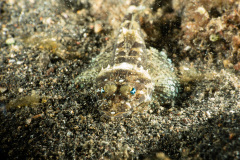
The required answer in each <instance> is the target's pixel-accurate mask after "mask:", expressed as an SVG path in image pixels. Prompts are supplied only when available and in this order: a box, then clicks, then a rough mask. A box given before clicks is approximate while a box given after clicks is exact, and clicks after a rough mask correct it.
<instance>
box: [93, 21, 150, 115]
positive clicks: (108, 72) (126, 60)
mask: <svg viewBox="0 0 240 160" xmlns="http://www.w3.org/2000/svg"><path fill="white" fill-rule="evenodd" d="M115 46H116V47H115V50H114V54H113V63H112V65H111V66H109V67H107V68H105V69H103V70H102V71H101V72H100V73H99V74H98V76H97V79H96V81H97V86H98V87H99V88H101V92H100V93H99V94H98V96H99V101H98V103H99V108H100V111H102V112H103V113H104V114H105V115H107V116H114V117H118V116H122V115H128V114H130V113H131V112H132V111H134V110H139V109H141V110H142V108H144V107H143V105H145V106H146V105H147V104H148V103H149V102H150V101H151V94H152V92H153V89H154V87H153V83H152V79H151V76H150V75H149V73H148V71H147V66H146V63H145V62H146V60H147V54H146V47H145V43H144V40H143V38H142V36H141V32H140V26H139V24H138V23H137V22H136V21H130V20H126V21H125V22H124V23H123V24H122V25H121V28H120V33H119V36H118V38H117V42H116V44H115Z"/></svg>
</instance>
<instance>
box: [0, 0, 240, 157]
mask: <svg viewBox="0 0 240 160" xmlns="http://www.w3.org/2000/svg"><path fill="white" fill-rule="evenodd" d="M90 2H91V3H93V2H94V0H92V1H90ZM91 3H87V2H84V1H83V2H81V3H80V1H73V2H72V3H71V2H69V1H57V0H56V1H53V0H52V1H43V0H38V1H35V0H29V1H27V0H6V1H1V2H0V29H1V33H0V34H1V35H0V45H1V48H0V111H1V113H0V124H1V130H0V137H1V141H0V142H1V143H0V154H1V157H2V158H4V159H32V158H34V159H38V158H39V159H154V158H155V159H169V158H170V159H240V127H239V126H240V92H239V87H240V82H239V71H238V70H234V69H233V68H231V67H230V68H225V66H224V65H219V63H218V64H217V65H215V62H216V60H213V61H211V64H209V63H204V61H202V59H197V58H196V59H194V58H193V57H195V55H193V56H191V54H192V52H186V50H184V48H181V46H180V45H176V43H175V41H176V39H178V38H179V37H181V34H177V35H175V36H174V33H175V32H174V31H173V30H174V26H171V27H172V28H171V31H172V32H171V33H172V34H173V35H171V37H170V39H171V38H172V41H170V42H171V43H173V44H175V45H173V44H172V45H170V46H171V47H172V48H171V49H169V48H166V49H167V50H171V51H178V52H179V54H177V53H176V54H175V56H174V54H169V56H170V57H171V58H172V59H173V62H174V63H175V65H176V69H177V70H178V72H179V73H178V74H179V77H180V79H181V80H180V81H181V89H180V91H179V98H178V99H177V100H176V103H175V105H174V106H173V107H163V106H159V105H158V104H157V103H153V104H152V105H151V109H150V110H149V111H148V112H147V113H144V114H140V113H139V114H137V113H136V114H132V115H130V116H128V117H125V118H122V119H117V120H109V119H104V118H102V117H101V115H100V113H99V111H98V109H97V104H96V101H97V98H96V96H95V94H94V88H91V86H87V85H85V84H75V83H74V78H76V77H77V75H79V74H80V73H81V72H83V71H84V69H86V68H87V67H88V66H89V65H90V62H91V59H92V58H94V57H96V55H98V54H99V53H100V51H101V49H102V48H103V47H104V46H106V44H107V41H108V40H109V39H111V37H110V36H111V34H110V33H111V26H110V25H109V24H108V23H107V21H106V20H102V24H104V25H103V27H102V28H101V26H96V25H95V22H96V21H101V19H96V18H94V15H92V14H91V9H92V8H91ZM157 4H158V3H157V2H155V3H153V4H152V5H157ZM159 4H160V2H159ZM164 4H165V3H161V4H160V5H159V7H162V6H161V5H163V7H164ZM238 7H240V6H238ZM154 8H156V6H154ZM165 8H167V7H165ZM175 8H176V9H177V7H176V6H175ZM180 9H181V8H179V10H180ZM230 9H233V8H230ZM165 11H168V12H171V13H174V11H172V10H171V11H169V9H165ZM175 12H176V13H178V16H177V17H178V19H179V18H180V20H181V18H183V17H181V16H182V15H185V13H180V12H178V11H177V10H176V11H175ZM185 12H187V11H186V10H185ZM226 12H227V11H226ZM164 13H165V12H164ZM214 13H215V12H214ZM169 15H170V14H168V16H169ZM163 17H164V15H163ZM169 17H171V16H169ZM210 18H211V17H210ZM180 22H181V21H180ZM180 22H179V23H180ZM184 23H185V22H184ZM233 25H234V22H233ZM179 26H180V25H178V26H177V27H176V28H175V29H176V30H177V32H176V33H182V32H181V28H180V27H179ZM96 27H99V28H96ZM162 28H163V27H162ZM238 31H239V28H236V30H235V33H234V34H236V32H238ZM238 33H239V32H238ZM229 34H230V33H229ZM157 44H158V42H157V41H154V38H153V39H152V40H149V41H148V45H150V46H151V45H152V46H157ZM182 44H185V43H184V42H182ZM203 45H204V46H209V45H208V43H206V44H203ZM158 47H159V48H161V47H160V46H158ZM192 49H195V50H194V51H196V50H198V49H197V48H194V47H192ZM229 49H230V47H229V48H226V52H227V50H229ZM202 53H203V51H201V50H200V51H199V53H198V54H202ZM205 53H206V50H205ZM195 54H196V52H195ZM178 55H179V56H178ZM188 56H189V57H190V58H189V59H187V60H186V59H184V57H188ZM200 58H201V57H200ZM203 58H205V57H204V56H203ZM218 58H219V57H218ZM220 58H221V57H220ZM222 58H223V57H222ZM208 60H209V59H208ZM237 60H238V59H237ZM217 61H221V59H218V60H217ZM208 62H209V61H208ZM235 62H236V60H235ZM216 63H217V62H216ZM221 64H222V63H221ZM2 158H1V159H2Z"/></svg>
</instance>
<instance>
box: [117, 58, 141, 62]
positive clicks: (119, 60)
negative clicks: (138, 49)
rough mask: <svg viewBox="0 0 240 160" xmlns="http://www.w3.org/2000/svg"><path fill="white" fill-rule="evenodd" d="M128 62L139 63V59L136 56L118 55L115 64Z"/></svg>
mask: <svg viewBox="0 0 240 160" xmlns="http://www.w3.org/2000/svg"><path fill="white" fill-rule="evenodd" d="M123 62H127V63H129V64H138V63H139V60H138V59H137V58H136V57H116V59H115V64H120V63H123Z"/></svg>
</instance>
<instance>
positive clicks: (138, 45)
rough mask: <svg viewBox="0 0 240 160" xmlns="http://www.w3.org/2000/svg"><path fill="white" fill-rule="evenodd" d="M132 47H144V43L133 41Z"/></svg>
mask: <svg viewBox="0 0 240 160" xmlns="http://www.w3.org/2000/svg"><path fill="white" fill-rule="evenodd" d="M132 48H145V45H144V44H143V43H138V42H135V43H134V44H133V45H132Z"/></svg>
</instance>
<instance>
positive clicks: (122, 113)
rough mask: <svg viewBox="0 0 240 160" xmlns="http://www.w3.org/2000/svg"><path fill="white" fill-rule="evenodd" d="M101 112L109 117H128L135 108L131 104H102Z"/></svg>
mask: <svg viewBox="0 0 240 160" xmlns="http://www.w3.org/2000/svg"><path fill="white" fill-rule="evenodd" d="M99 107H100V112H101V113H102V114H103V115H105V116H107V117H126V116H128V115H130V114H131V113H132V112H133V108H132V106H131V105H129V103H124V104H120V103H116V104H115V103H113V104H111V105H109V104H108V103H102V104H101V105H100V106H99Z"/></svg>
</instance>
